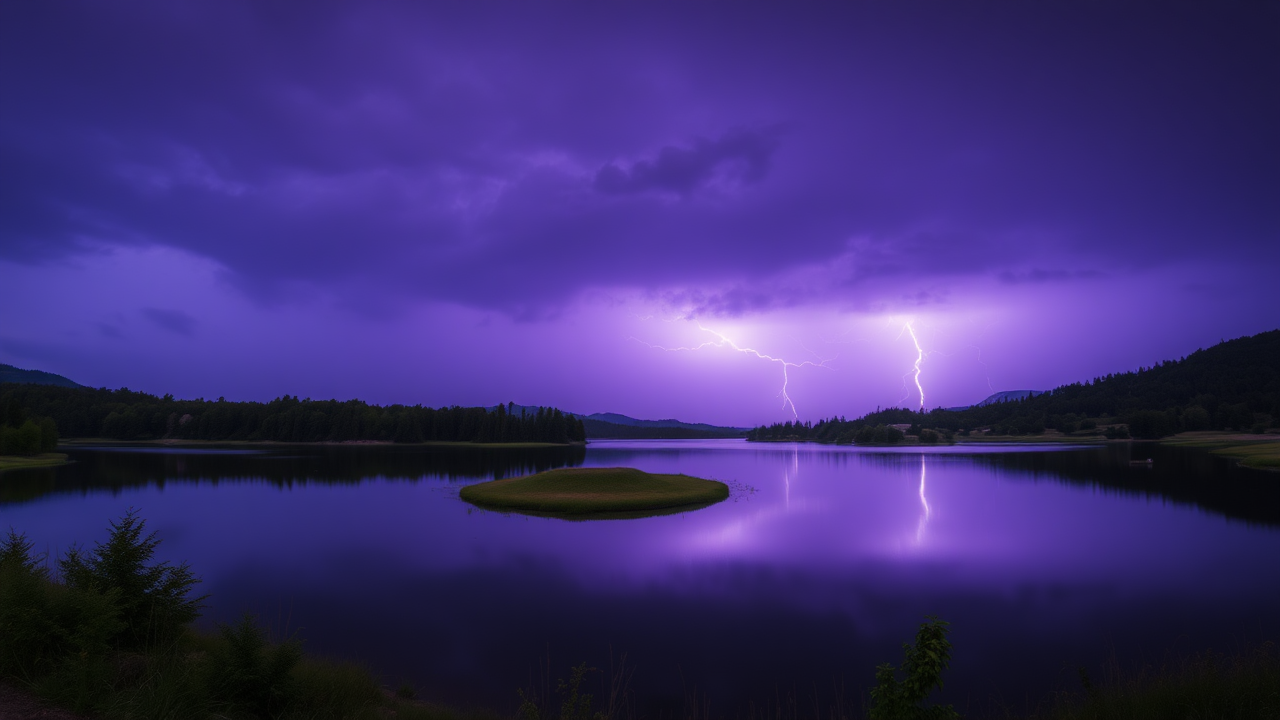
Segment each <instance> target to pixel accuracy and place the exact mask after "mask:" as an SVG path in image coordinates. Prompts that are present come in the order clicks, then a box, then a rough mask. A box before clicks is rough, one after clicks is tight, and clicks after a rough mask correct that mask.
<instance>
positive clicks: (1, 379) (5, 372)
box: [0, 363, 84, 388]
mask: <svg viewBox="0 0 1280 720" xmlns="http://www.w3.org/2000/svg"><path fill="white" fill-rule="evenodd" d="M0 383H22V384H24V385H57V386H58V387H68V388H78V387H84V386H83V385H81V384H80V383H78V382H74V381H72V380H68V379H67V378H64V377H62V376H61V375H54V374H53V373H47V372H45V371H43V370H23V369H22V368H16V367H14V366H12V365H5V364H2V363H0Z"/></svg>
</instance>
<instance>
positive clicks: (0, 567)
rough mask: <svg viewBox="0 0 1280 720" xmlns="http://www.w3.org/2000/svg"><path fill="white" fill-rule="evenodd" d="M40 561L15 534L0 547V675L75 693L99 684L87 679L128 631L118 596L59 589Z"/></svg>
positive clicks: (28, 542) (87, 590) (79, 589)
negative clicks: (47, 680) (52, 683)
mask: <svg viewBox="0 0 1280 720" xmlns="http://www.w3.org/2000/svg"><path fill="white" fill-rule="evenodd" d="M40 560H41V558H39V557H36V556H33V555H32V554H31V543H30V541H28V540H27V539H26V536H24V535H19V534H17V533H15V532H13V531H12V530H10V531H9V535H8V537H7V538H6V539H5V541H4V543H3V544H0V637H3V638H4V642H3V643H0V672H3V673H5V674H8V675H13V676H16V677H18V678H21V679H22V680H24V681H26V682H28V683H34V682H35V681H37V680H39V679H41V678H43V677H45V676H48V675H53V676H55V678H57V681H56V684H57V685H61V686H64V687H65V688H66V689H67V692H72V693H74V692H75V691H76V690H78V689H80V688H82V687H83V686H85V685H86V684H88V685H90V686H92V685H94V684H96V683H94V682H88V680H89V678H87V676H88V675H90V674H94V675H96V674H99V673H97V672H92V673H91V672H90V671H91V670H93V669H97V668H101V667H102V666H103V664H104V657H105V655H106V653H107V650H108V649H109V647H110V643H111V640H112V638H114V637H115V636H116V635H118V634H119V633H120V631H121V629H122V628H123V626H124V624H123V623H122V622H121V621H120V618H119V615H120V613H119V609H118V606H117V600H118V592H116V591H108V592H99V591H97V590H95V589H89V588H69V587H66V586H63V585H59V584H57V583H54V582H52V581H51V580H50V579H49V576H48V571H47V570H46V569H45V568H43V567H41V566H40ZM76 704H78V705H79V704H83V703H79V702H77V703H76Z"/></svg>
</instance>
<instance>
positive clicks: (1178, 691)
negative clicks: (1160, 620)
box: [1045, 643, 1280, 720]
mask: <svg viewBox="0 0 1280 720" xmlns="http://www.w3.org/2000/svg"><path fill="white" fill-rule="evenodd" d="M1080 679H1081V685H1082V687H1081V689H1080V690H1079V691H1078V692H1074V693H1068V694H1063V695H1060V696H1059V697H1058V699H1057V702H1056V703H1055V704H1054V706H1053V708H1052V710H1051V711H1050V712H1048V713H1047V714H1046V715H1045V717H1048V718H1053V719H1054V720H1165V719H1166V718H1214V719H1215V720H1255V719H1256V718H1277V717H1280V658H1277V656H1276V652H1275V645H1274V644H1272V643H1264V644H1262V645H1261V646H1259V647H1256V648H1253V649H1251V650H1246V651H1244V652H1240V653H1236V654H1234V655H1222V654H1217V653H1204V654H1201V655H1196V656H1192V657H1184V658H1174V659H1171V660H1169V661H1168V662H1166V663H1165V664H1163V665H1162V666H1159V667H1153V666H1147V667H1142V668H1138V669H1136V670H1125V669H1123V668H1121V667H1119V666H1118V665H1116V664H1114V663H1113V664H1112V665H1111V666H1110V667H1108V668H1107V670H1106V677H1105V678H1103V682H1102V683H1101V684H1099V685H1098V686H1096V687H1095V686H1094V684H1093V681H1092V680H1091V679H1090V678H1089V676H1088V675H1087V674H1086V673H1084V672H1083V671H1081V678H1080Z"/></svg>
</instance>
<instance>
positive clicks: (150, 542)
mask: <svg viewBox="0 0 1280 720" xmlns="http://www.w3.org/2000/svg"><path fill="white" fill-rule="evenodd" d="M145 529H146V521H144V520H142V519H141V518H139V517H138V516H137V512H136V511H135V510H132V509H130V510H129V512H128V513H126V514H125V516H124V517H123V518H121V519H120V520H119V521H118V522H113V523H111V533H110V535H109V536H108V538H107V541H106V542H105V543H99V544H98V545H97V547H95V548H94V550H93V552H91V553H85V552H83V551H82V550H81V549H80V548H78V547H72V548H71V549H70V550H68V551H67V554H66V556H65V557H63V558H62V559H61V560H59V561H58V567H59V570H61V572H62V577H63V580H64V582H66V584H67V587H69V588H72V589H76V590H92V591H97V592H100V593H107V592H112V591H114V592H115V593H116V603H117V608H118V610H119V616H120V619H121V620H122V621H123V622H124V624H125V626H124V628H123V630H122V632H121V633H120V634H119V635H118V637H116V638H115V644H117V645H118V646H120V647H127V648H137V647H147V646H156V645H163V644H167V643H170V642H172V641H173V640H174V639H175V638H176V637H177V636H178V635H179V634H180V633H181V632H182V629H183V628H184V627H185V626H186V625H187V623H190V622H191V621H193V620H195V619H196V618H197V617H199V616H200V608H201V606H202V605H201V603H202V601H203V600H204V597H203V596H202V597H196V598H192V597H190V593H191V589H192V588H193V587H194V586H195V585H196V583H198V582H200V581H199V579H198V578H196V577H195V575H193V574H192V572H191V569H190V568H189V567H188V566H187V564H186V563H182V564H180V565H176V566H175V565H170V564H169V563H167V562H160V563H152V562H151V560H152V558H153V557H154V556H155V551H156V547H157V546H158V545H159V544H160V541H159V540H157V539H156V533H154V532H152V533H150V534H147V535H144V534H143V532H144V530H145Z"/></svg>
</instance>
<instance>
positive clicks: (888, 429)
mask: <svg viewBox="0 0 1280 720" xmlns="http://www.w3.org/2000/svg"><path fill="white" fill-rule="evenodd" d="M904 439H906V435H905V434H903V432H902V431H901V430H899V429H898V428H896V427H892V426H889V425H875V426H871V425H867V426H866V427H863V428H862V429H860V430H858V431H857V433H855V434H854V436H853V441H854V442H855V443H858V444H859V445H893V444H896V443H900V442H902V441H903V440H904Z"/></svg>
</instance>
